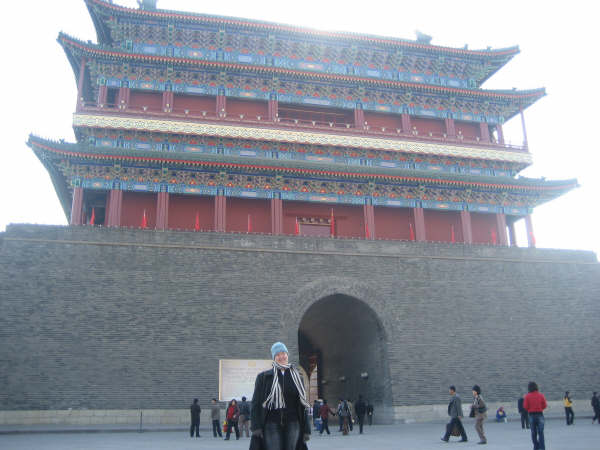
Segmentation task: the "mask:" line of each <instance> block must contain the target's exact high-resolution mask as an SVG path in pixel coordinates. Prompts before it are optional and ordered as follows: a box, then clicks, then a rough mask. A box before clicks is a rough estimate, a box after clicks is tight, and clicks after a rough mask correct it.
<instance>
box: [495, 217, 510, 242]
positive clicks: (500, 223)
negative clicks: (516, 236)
mask: <svg viewBox="0 0 600 450" xmlns="http://www.w3.org/2000/svg"><path fill="white" fill-rule="evenodd" d="M496 228H497V229H498V245H508V236H507V235H506V216H505V215H504V214H502V213H498V214H496Z"/></svg>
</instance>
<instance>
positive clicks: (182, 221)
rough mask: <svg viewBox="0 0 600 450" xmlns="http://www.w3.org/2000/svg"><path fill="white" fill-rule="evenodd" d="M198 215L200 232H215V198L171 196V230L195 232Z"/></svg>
mask: <svg viewBox="0 0 600 450" xmlns="http://www.w3.org/2000/svg"><path fill="white" fill-rule="evenodd" d="M196 214H198V219H199V220H198V222H199V225H200V230H202V231H208V230H214V224H215V198H214V197H205V196H197V195H176V194H171V195H170V196H169V226H168V227H169V228H170V229H172V230H177V229H179V230H194V228H195V225H196Z"/></svg>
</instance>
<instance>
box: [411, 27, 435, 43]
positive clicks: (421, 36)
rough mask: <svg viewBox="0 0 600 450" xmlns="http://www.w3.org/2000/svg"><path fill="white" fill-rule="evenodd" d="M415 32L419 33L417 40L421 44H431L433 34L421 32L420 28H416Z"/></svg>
mask: <svg viewBox="0 0 600 450" xmlns="http://www.w3.org/2000/svg"><path fill="white" fill-rule="evenodd" d="M415 34H416V35H417V42H418V43H419V44H426V45H431V39H432V37H431V36H429V35H428V34H425V33H421V32H420V31H419V30H415Z"/></svg>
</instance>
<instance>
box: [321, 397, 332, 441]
mask: <svg viewBox="0 0 600 450" xmlns="http://www.w3.org/2000/svg"><path fill="white" fill-rule="evenodd" d="M329 414H332V415H334V416H335V412H334V411H333V409H331V408H330V407H329V405H328V404H327V400H325V399H323V404H322V405H321V408H319V417H320V418H321V420H322V424H321V431H319V434H323V431H327V434H331V433H330V432H329Z"/></svg>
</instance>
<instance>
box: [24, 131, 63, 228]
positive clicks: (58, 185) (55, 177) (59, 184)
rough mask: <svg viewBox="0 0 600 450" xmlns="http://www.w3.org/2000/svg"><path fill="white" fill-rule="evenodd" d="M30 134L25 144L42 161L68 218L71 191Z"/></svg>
mask: <svg viewBox="0 0 600 450" xmlns="http://www.w3.org/2000/svg"><path fill="white" fill-rule="evenodd" d="M32 137H33V136H32V135H30V136H29V139H28V140H27V142H26V144H27V145H28V146H29V148H31V150H32V151H33V153H34V155H35V156H36V158H37V159H38V160H39V161H40V163H42V165H43V166H44V168H45V169H46V170H47V171H48V175H49V176H50V181H51V182H52V185H53V186H54V191H55V192H56V194H57V196H58V201H59V202H60V205H61V207H62V209H63V212H64V213H65V217H66V218H67V220H69V218H70V216H71V206H72V205H71V193H70V192H69V188H68V185H67V181H66V180H65V178H64V177H63V176H62V174H61V173H60V172H58V171H56V169H55V168H54V166H53V165H52V164H51V163H50V162H49V161H48V159H46V158H43V157H42V155H41V154H40V152H41V151H42V150H40V149H39V148H36V147H35V144H34V143H33V142H32Z"/></svg>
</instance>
